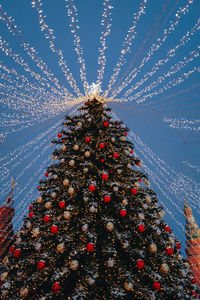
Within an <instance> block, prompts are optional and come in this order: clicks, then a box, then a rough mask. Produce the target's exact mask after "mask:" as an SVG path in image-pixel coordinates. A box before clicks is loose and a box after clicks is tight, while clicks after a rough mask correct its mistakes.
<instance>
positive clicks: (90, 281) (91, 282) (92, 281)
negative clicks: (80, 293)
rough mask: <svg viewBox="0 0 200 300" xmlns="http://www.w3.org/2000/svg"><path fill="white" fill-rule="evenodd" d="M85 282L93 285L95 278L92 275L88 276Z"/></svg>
mask: <svg viewBox="0 0 200 300" xmlns="http://www.w3.org/2000/svg"><path fill="white" fill-rule="evenodd" d="M87 282H88V284H89V285H93V284H94V283H95V279H94V278H92V277H89V278H88V279H87Z"/></svg>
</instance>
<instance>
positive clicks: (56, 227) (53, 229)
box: [51, 225, 58, 234]
mask: <svg viewBox="0 0 200 300" xmlns="http://www.w3.org/2000/svg"><path fill="white" fill-rule="evenodd" d="M57 232H58V226H56V225H53V226H51V233H53V234H56V233H57Z"/></svg>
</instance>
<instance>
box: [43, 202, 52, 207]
mask: <svg viewBox="0 0 200 300" xmlns="http://www.w3.org/2000/svg"><path fill="white" fill-rule="evenodd" d="M44 206H45V208H46V209H50V208H51V207H52V203H51V201H48V202H46V203H45V205H44Z"/></svg>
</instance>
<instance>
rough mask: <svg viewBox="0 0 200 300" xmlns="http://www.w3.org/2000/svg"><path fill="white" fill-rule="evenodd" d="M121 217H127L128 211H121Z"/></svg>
mask: <svg viewBox="0 0 200 300" xmlns="http://www.w3.org/2000/svg"><path fill="white" fill-rule="evenodd" d="M120 215H121V216H122V217H125V216H126V215H127V211H126V210H125V209H121V210H120Z"/></svg>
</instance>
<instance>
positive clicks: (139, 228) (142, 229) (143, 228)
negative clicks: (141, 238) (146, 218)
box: [138, 224, 146, 232]
mask: <svg viewBox="0 0 200 300" xmlns="http://www.w3.org/2000/svg"><path fill="white" fill-rule="evenodd" d="M145 230H146V228H145V226H144V225H143V224H140V225H139V226H138V231H139V232H143V231H145Z"/></svg>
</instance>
